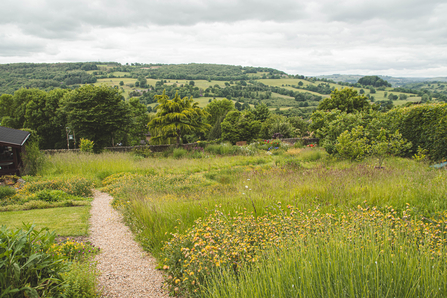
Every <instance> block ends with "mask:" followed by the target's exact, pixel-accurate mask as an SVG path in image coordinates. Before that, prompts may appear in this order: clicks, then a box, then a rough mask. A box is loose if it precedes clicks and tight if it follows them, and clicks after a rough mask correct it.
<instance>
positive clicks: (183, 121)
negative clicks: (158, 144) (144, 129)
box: [148, 91, 211, 146]
mask: <svg viewBox="0 0 447 298" xmlns="http://www.w3.org/2000/svg"><path fill="white" fill-rule="evenodd" d="M155 98H156V99H157V101H158V103H159V105H158V106H157V115H156V118H154V119H152V120H151V122H149V124H148V127H149V128H153V129H159V130H160V132H161V135H158V136H155V137H153V138H155V139H157V138H158V139H160V138H172V137H175V138H176V140H177V146H179V145H180V139H181V137H182V135H184V134H188V133H194V132H197V131H200V132H206V131H207V130H208V129H209V128H210V127H211V125H209V124H207V123H204V122H203V121H202V119H203V118H205V117H206V116H208V113H207V112H205V111H204V110H202V109H200V108H199V106H198V103H197V102H194V100H193V99H192V97H191V98H189V99H188V98H187V97H184V98H180V96H179V95H178V93H177V92H176V93H175V96H174V98H173V99H172V100H170V99H169V96H167V95H166V93H165V91H163V94H162V95H157V96H155Z"/></svg>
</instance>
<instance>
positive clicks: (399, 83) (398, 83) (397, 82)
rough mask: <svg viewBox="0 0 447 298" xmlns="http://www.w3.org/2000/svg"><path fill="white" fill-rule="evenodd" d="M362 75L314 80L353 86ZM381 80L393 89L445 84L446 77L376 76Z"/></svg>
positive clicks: (326, 77)
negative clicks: (424, 83)
mask: <svg viewBox="0 0 447 298" xmlns="http://www.w3.org/2000/svg"><path fill="white" fill-rule="evenodd" d="M362 77H363V75H342V74H333V75H322V76H317V77H316V78H324V79H328V80H332V81H334V82H344V83H351V84H355V83H357V81H358V80H359V79H360V78H362ZM378 77H380V78H381V79H383V80H386V81H388V82H389V83H390V84H391V85H392V86H393V87H404V85H407V84H411V83H416V82H447V77H436V78H411V77H405V78H402V77H391V76H381V75H378Z"/></svg>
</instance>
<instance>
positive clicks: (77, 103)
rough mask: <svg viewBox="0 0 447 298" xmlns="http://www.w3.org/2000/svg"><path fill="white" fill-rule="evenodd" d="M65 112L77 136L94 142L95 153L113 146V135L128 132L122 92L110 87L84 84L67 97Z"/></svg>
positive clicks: (126, 108) (128, 120)
mask: <svg viewBox="0 0 447 298" xmlns="http://www.w3.org/2000/svg"><path fill="white" fill-rule="evenodd" d="M64 111H65V112H66V113H67V120H68V123H69V125H70V126H71V128H72V129H74V130H75V131H76V136H77V137H83V138H86V139H89V140H91V141H93V142H94V143H95V146H94V147H93V150H94V151H95V152H99V151H101V150H102V148H103V147H106V146H110V145H112V144H113V143H112V139H113V137H114V135H115V134H116V133H117V132H118V131H120V130H127V128H128V126H129V123H130V114H129V109H128V107H127V105H126V104H125V102H124V100H123V98H122V96H121V94H120V93H119V90H118V89H117V88H111V87H107V86H100V87H97V86H92V85H85V86H82V87H81V88H78V89H75V90H73V91H71V92H70V93H68V94H67V95H66V96H65V97H64Z"/></svg>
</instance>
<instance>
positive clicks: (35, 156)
mask: <svg viewBox="0 0 447 298" xmlns="http://www.w3.org/2000/svg"><path fill="white" fill-rule="evenodd" d="M22 130H25V131H28V132H30V133H31V135H30V138H29V140H28V142H26V144H25V151H26V154H24V156H23V169H22V171H21V172H22V174H23V175H36V174H37V172H38V171H39V170H40V169H41V168H42V166H43V165H44V163H45V156H44V154H43V153H42V152H40V150H39V137H38V136H37V133H36V132H35V131H33V130H30V129H27V128H24V129H22Z"/></svg>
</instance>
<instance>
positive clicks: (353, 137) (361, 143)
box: [335, 125, 370, 160]
mask: <svg viewBox="0 0 447 298" xmlns="http://www.w3.org/2000/svg"><path fill="white" fill-rule="evenodd" d="M367 135H368V132H367V131H366V130H365V129H364V128H363V126H361V125H359V126H356V127H354V128H353V129H352V130H351V131H349V130H345V131H344V132H342V133H341V134H340V135H339V136H338V138H337V144H336V145H335V148H336V150H337V152H338V155H340V156H341V157H342V158H347V159H350V160H362V159H363V158H365V156H366V154H367V153H368V150H369V148H370V145H369V144H368V143H369V140H368V138H367Z"/></svg>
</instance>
